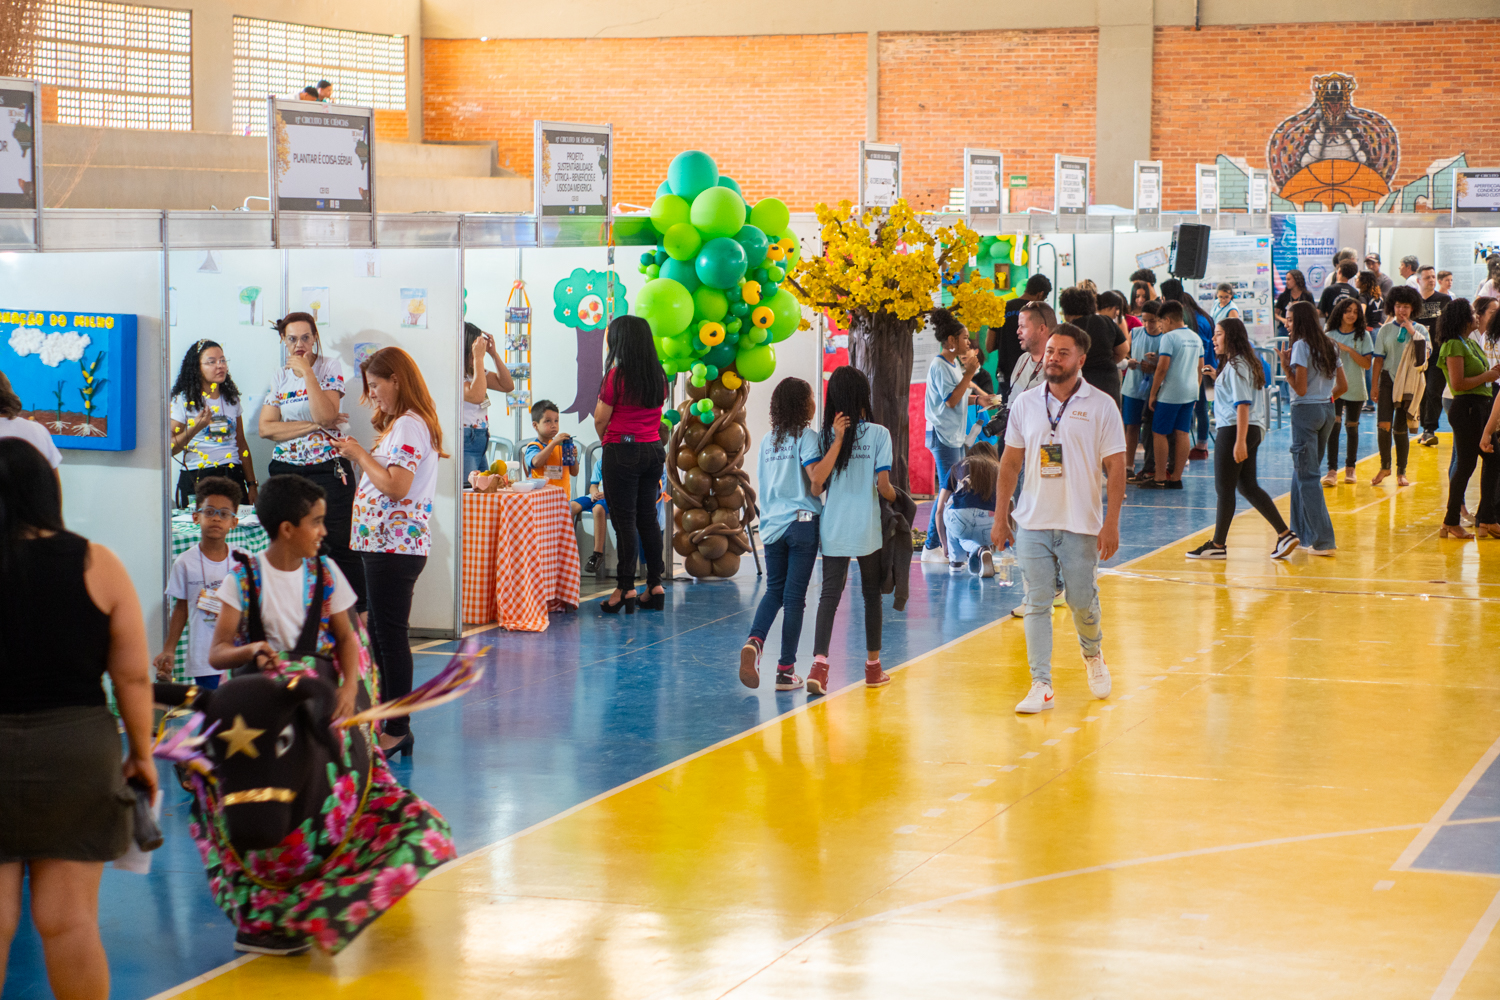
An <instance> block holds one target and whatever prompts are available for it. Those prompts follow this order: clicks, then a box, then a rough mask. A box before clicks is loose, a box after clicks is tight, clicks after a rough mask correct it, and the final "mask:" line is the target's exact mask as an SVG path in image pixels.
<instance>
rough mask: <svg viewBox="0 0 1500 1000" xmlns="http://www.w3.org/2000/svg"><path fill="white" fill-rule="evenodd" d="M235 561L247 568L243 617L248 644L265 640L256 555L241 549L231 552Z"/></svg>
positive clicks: (244, 584)
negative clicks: (248, 553) (256, 571)
mask: <svg viewBox="0 0 1500 1000" xmlns="http://www.w3.org/2000/svg"><path fill="white" fill-rule="evenodd" d="M230 555H232V556H234V561H235V562H237V563H239V564H240V565H241V566H243V567H244V568H245V575H244V583H243V585H242V586H243V588H244V604H245V615H244V618H243V619H242V622H243V627H244V629H245V643H246V645H248V644H250V643H252V642H265V640H266V626H265V622H263V621H262V620H261V617H260V587H258V586H257V585H256V584H257V581H256V574H255V556H252V555H247V554H246V553H244V552H240V551H239V550H234V551H232V552H230Z"/></svg>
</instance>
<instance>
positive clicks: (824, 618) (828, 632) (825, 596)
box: [813, 549, 880, 656]
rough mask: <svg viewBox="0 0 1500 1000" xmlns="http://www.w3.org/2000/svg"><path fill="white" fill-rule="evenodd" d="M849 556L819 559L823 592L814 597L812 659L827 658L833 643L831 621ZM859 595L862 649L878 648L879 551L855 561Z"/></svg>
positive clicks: (839, 595)
mask: <svg viewBox="0 0 1500 1000" xmlns="http://www.w3.org/2000/svg"><path fill="white" fill-rule="evenodd" d="M850 558H851V557H850V556H824V557H823V592H822V594H820V595H819V597H818V623H817V625H816V627H815V628H814V629H813V655H814V656H827V655H828V646H829V644H830V643H831V642H832V641H833V618H834V616H835V615H836V614H838V610H839V598H840V597H842V596H843V594H844V581H845V580H847V579H848V578H849V560H850ZM859 591H860V593H861V594H863V595H864V598H865V649H866V650H867V651H868V650H871V649H879V648H880V550H878V549H877V550H876V551H874V552H871V553H870V554H869V555H867V556H860V557H859Z"/></svg>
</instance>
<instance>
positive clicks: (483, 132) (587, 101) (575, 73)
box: [422, 34, 865, 211]
mask: <svg viewBox="0 0 1500 1000" xmlns="http://www.w3.org/2000/svg"><path fill="white" fill-rule="evenodd" d="M422 46H423V47H422V65H423V90H424V97H423V102H422V120H423V130H424V135H425V137H426V138H427V139H496V140H498V141H499V144H500V151H499V153H500V165H501V166H508V167H510V169H512V170H515V171H516V172H517V173H520V174H523V175H526V176H530V174H531V168H532V121H533V119H537V118H541V119H547V120H552V121H576V122H601V123H602V122H610V123H612V124H613V125H614V130H615V132H614V134H615V155H614V157H613V161H614V163H615V164H616V174H615V181H614V185H615V189H614V193H615V200H616V201H625V202H631V203H634V204H637V205H649V204H651V201H652V199H653V197H654V196H655V193H656V188H657V186H658V185H659V184H660V183H661V182H662V181H663V180H665V179H666V172H667V164H668V163H669V162H670V161H671V158H672V157H673V156H674V155H675V154H677V153H679V152H681V151H682V150H684V149H702V150H704V151H705V152H708V153H710V154H711V155H712V156H713V157H714V158H715V160H717V161H718V163H719V167H720V169H721V170H722V171H723V172H724V173H727V174H729V175H730V176H731V177H733V178H734V179H735V180H736V181H738V182H739V183H740V186H741V187H742V189H743V190H744V191H745V194H746V196H747V197H748V198H749V199H750V200H751V201H755V200H758V199H760V198H764V197H768V196H776V197H779V198H782V199H783V200H785V201H786V202H787V204H788V205H789V206H790V207H791V208H792V209H793V210H794V211H808V210H811V209H812V207H813V204H814V203H815V202H818V201H837V200H838V199H839V198H843V197H848V196H849V195H850V193H851V192H852V191H853V189H854V187H855V178H854V171H855V145H854V144H855V143H857V142H858V141H859V139H861V138H863V137H864V132H865V36H864V35H862V34H850V35H767V36H756V37H729V38H651V39H607V40H592V39H495V40H491V41H488V42H481V41H478V40H476V39H461V40H446V39H433V38H429V39H426V40H424V41H423V43H422Z"/></svg>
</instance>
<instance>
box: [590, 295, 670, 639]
mask: <svg viewBox="0 0 1500 1000" xmlns="http://www.w3.org/2000/svg"><path fill="white" fill-rule="evenodd" d="M605 339H606V341H607V342H608V344H609V353H608V354H607V355H606V356H605V359H604V383H603V385H601V386H600V387H599V405H598V406H596V407H595V408H594V428H595V429H596V430H597V431H598V432H599V440H600V441H601V442H603V444H604V495H605V496H607V497H609V520H610V523H611V524H613V525H614V528H615V551H616V554H617V555H618V556H619V567H618V571H617V576H616V581H615V583H616V585H615V590H614V593H612V594H611V595H610V596H609V597H608V599H606V600H605V601H604V602H603V603H602V604H600V605H599V608H600V610H601V611H603V612H604V613H605V614H611V615H614V614H619V613H620V608H621V606H624V608H625V613H626V614H633V613H634V612H635V610H636V608H637V607H639V608H640V609H641V610H642V611H660V610H661V609H662V608H664V607H666V603H667V599H666V593H667V592H666V591H665V590H664V589H662V583H661V581H662V574H663V572H664V566H663V563H662V548H661V545H662V540H661V525H660V524H659V523H658V522H657V520H656V499H657V497H658V496H659V494H660V490H661V476H662V471H663V470H664V469H665V467H666V462H667V449H666V446H665V445H663V444H662V440H661V410H662V403H663V402H664V401H665V400H666V398H667V379H666V376H665V375H664V374H663V373H662V370H661V359H660V358H658V357H657V356H656V344H655V343H654V342H653V341H652V340H651V327H650V325H648V324H647V323H646V321H645V320H643V319H641V318H640V317H639V316H617V317H615V319H614V320H612V321H611V322H610V324H609V330H608V331H607V332H606V334H605ZM638 541H639V545H640V550H641V558H642V559H643V560H644V561H645V563H646V594H645V596H643V597H637V596H636V591H635V558H636V546H637V542H638Z"/></svg>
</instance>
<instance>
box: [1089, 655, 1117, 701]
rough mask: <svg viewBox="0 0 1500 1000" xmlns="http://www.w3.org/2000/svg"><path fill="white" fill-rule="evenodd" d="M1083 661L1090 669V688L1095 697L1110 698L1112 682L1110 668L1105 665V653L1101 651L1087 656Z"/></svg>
mask: <svg viewBox="0 0 1500 1000" xmlns="http://www.w3.org/2000/svg"><path fill="white" fill-rule="evenodd" d="M1083 663H1084V666H1085V667H1087V669H1088V674H1089V690H1090V691H1092V692H1093V694H1094V697H1095V698H1108V697H1109V689H1110V687H1111V684H1110V680H1109V668H1108V667H1106V666H1105V665H1104V653H1103V652H1102V651H1101V652H1100V653H1099V655H1098V656H1085V657H1084V658H1083Z"/></svg>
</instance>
